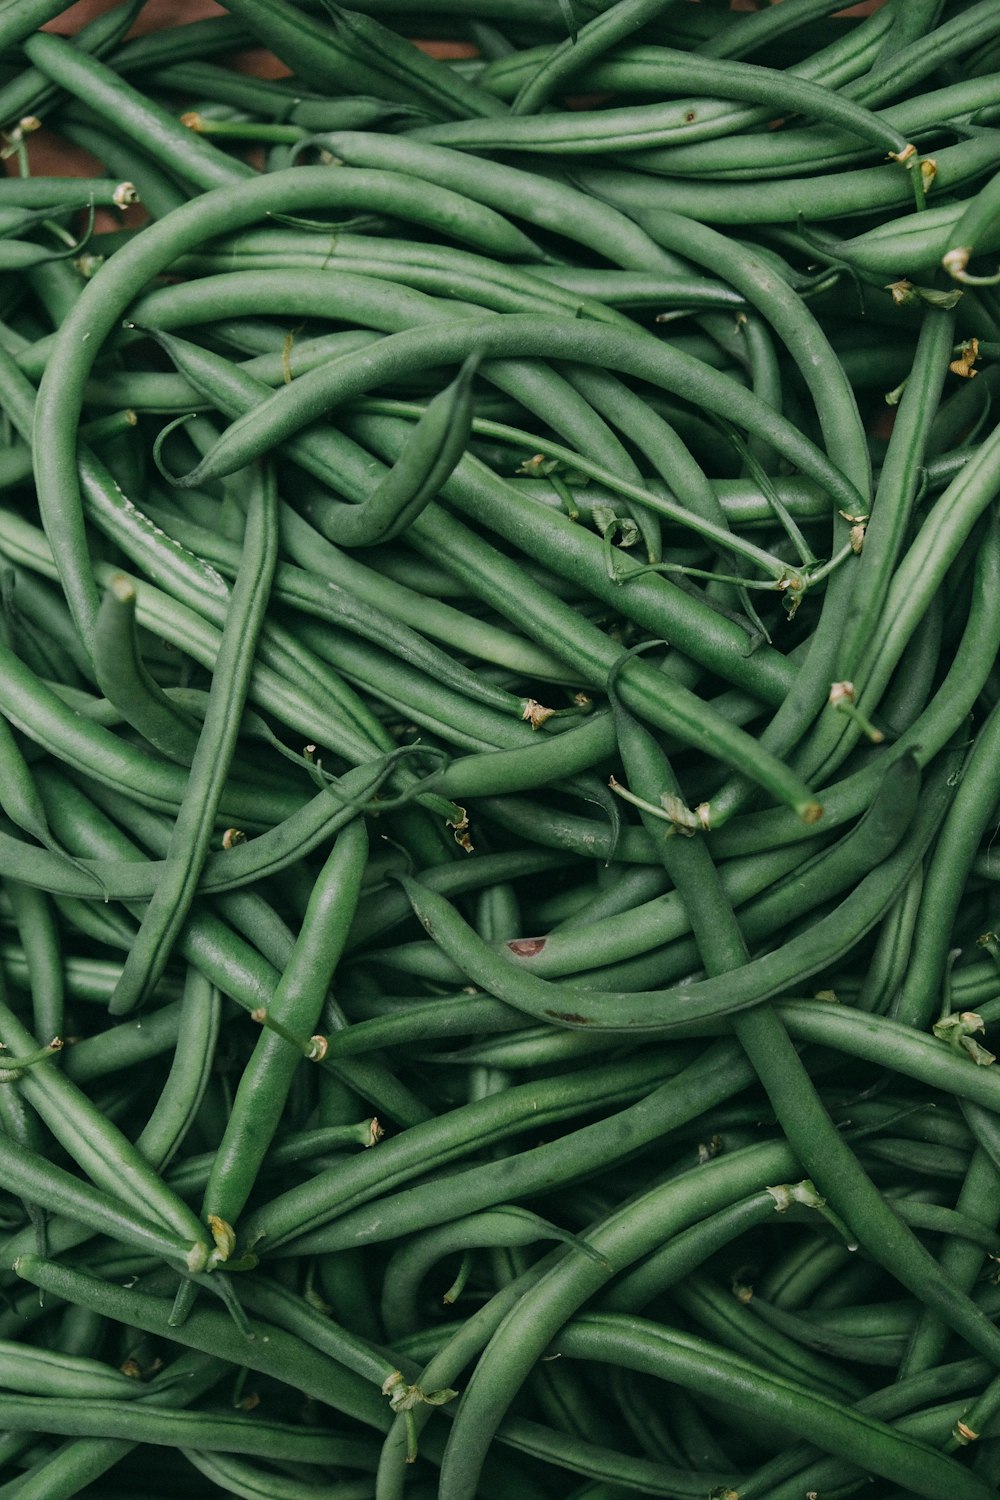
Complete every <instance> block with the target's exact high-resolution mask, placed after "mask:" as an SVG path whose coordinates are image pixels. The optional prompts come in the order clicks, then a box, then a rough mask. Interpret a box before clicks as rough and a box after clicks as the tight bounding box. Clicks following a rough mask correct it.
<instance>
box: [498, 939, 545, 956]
mask: <svg viewBox="0 0 1000 1500" xmlns="http://www.w3.org/2000/svg"><path fill="white" fill-rule="evenodd" d="M546 941H547V940H546V939H545V938H514V939H513V940H512V941H511V942H509V943H508V944H507V947H508V948H509V949H510V951H511V953H513V955H514V957H515V958H536V957H537V956H538V954H539V953H541V951H542V949H543V948H544V947H545V943H546Z"/></svg>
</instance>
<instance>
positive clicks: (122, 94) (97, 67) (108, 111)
mask: <svg viewBox="0 0 1000 1500" xmlns="http://www.w3.org/2000/svg"><path fill="white" fill-rule="evenodd" d="M23 45H24V50H25V53H26V54H27V56H28V59H29V61H30V62H31V63H32V64H33V65H34V66H35V67H36V68H38V70H39V71H40V72H41V73H44V74H45V76H46V77H47V78H49V79H51V81H52V82H53V83H58V84H59V85H60V86H61V87H62V88H65V89H66V90H68V91H69V92H70V93H71V94H73V95H74V96H75V97H76V98H79V99H82V100H83V101H84V102H85V103H87V104H89V105H90V106H91V107H92V108H93V109H94V110H95V111H96V112H97V113H99V114H101V115H102V117H103V118H105V119H107V120H108V121H109V122H110V123H112V124H113V126H114V128H115V129H116V130H118V131H125V132H128V133H129V134H131V135H134V136H137V137H138V138H139V139H140V140H141V141H142V142H143V143H144V146H145V147H146V149H148V150H149V151H150V154H152V155H154V156H156V157H160V158H162V159H163V161H164V163H165V164H166V165H168V166H169V167H170V168H171V169H172V170H174V171H176V172H177V173H178V175H179V176H181V177H183V178H186V179H187V180H188V181H189V182H191V183H192V184H193V185H194V186H195V187H200V188H202V189H207V188H213V187H220V186H222V185H223V184H225V183H230V182H233V181H239V180H240V179H242V178H245V177H249V176H251V175H252V169H251V168H250V167H248V166H246V165H244V163H242V162H239V161H236V160H234V159H233V158H232V157H227V156H225V155H224V154H223V153H222V152H221V151H217V150H216V148H215V147H214V146H212V145H210V144H209V142H207V141H202V140H199V138H198V137H197V136H196V135H194V133H193V132H192V131H189V130H187V129H185V127H184V126H183V125H180V124H178V122H177V121H176V120H175V119H174V118H173V117H172V116H171V115H169V114H168V113H167V111H166V110H164V109H161V108H160V107H159V106H158V105H154V104H153V103H152V102H151V101H150V100H149V99H147V98H146V97H145V96H144V95H143V94H140V93H139V91H138V90H137V89H133V88H132V87H131V85H130V84H127V83H125V81H124V80H123V79H122V78H121V77H120V76H119V75H118V74H117V73H115V72H114V70H113V69H112V68H110V67H108V66H107V64H106V63H102V62H100V61H98V59H97V58H95V57H92V56H90V55H89V54H88V53H85V52H81V51H80V50H79V49H78V48H76V47H73V46H71V45H70V43H69V42H68V41H67V40H66V39H65V37H60V36H54V35H52V33H50V32H37V33H36V34H35V35H34V36H32V37H30V38H28V39H27V40H26V41H25V43H24V44H23Z"/></svg>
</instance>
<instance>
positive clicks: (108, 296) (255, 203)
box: [36, 168, 530, 641]
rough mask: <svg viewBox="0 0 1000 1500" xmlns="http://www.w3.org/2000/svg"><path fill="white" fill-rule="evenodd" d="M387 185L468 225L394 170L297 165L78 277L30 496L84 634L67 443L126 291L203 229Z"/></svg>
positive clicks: (49, 389) (90, 594)
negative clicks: (88, 276)
mask: <svg viewBox="0 0 1000 1500" xmlns="http://www.w3.org/2000/svg"><path fill="white" fill-rule="evenodd" d="M390 189H391V202H392V209H393V212H394V213H397V214H398V213H406V212H410V213H411V214H412V216H413V217H415V218H416V219H417V220H418V221H422V222H428V223H436V224H437V225H439V226H440V225H441V224H442V222H443V218H447V220H448V222H449V223H451V224H453V225H457V226H458V227H461V225H463V224H465V223H467V222H468V223H470V224H471V222H472V221H471V220H470V219H469V215H468V214H467V213H466V211H465V204H466V200H464V199H459V198H458V196H457V195H455V194H451V193H446V192H444V191H443V190H437V189H435V190H434V192H433V193H431V194H429V193H428V191H427V188H426V186H425V185H424V184H418V183H417V182H415V181H412V180H411V181H407V180H406V179H404V178H402V177H400V176H399V174H385V173H376V174H374V175H373V174H371V173H366V172H361V173H357V172H351V173H345V172H335V173H330V172H329V171H327V170H325V169H323V168H296V169H295V170H294V171H290V172H288V173H277V174H272V175H270V176H268V177H267V178H266V179H265V180H263V181H258V180H256V179H253V178H250V179H248V180H247V181H246V182H244V183H241V184H238V185H237V186H235V187H229V188H219V189H216V190H215V194H217V195H218V196H214V195H213V196H209V195H208V194H203V195H201V196H200V197H198V198H196V199H194V200H193V201H192V202H191V203H190V204H189V205H187V206H186V207H185V208H183V209H179V210H178V211H177V212H176V213H174V214H172V215H170V216H169V217H168V218H167V219H165V220H163V221H162V222H161V223H160V224H156V225H153V226H151V227H150V228H149V229H147V230H146V231H145V232H144V233H143V234H142V235H141V236H139V237H138V238H137V239H136V240H135V241H134V242H132V243H131V244H130V245H129V246H127V247H125V248H124V249H122V250H120V251H119V252H118V254H117V255H116V256H115V258H114V275H113V276H112V277H111V278H110V280H109V279H108V278H104V279H103V280H102V278H101V276H100V275H98V276H95V277H94V278H93V280H92V281H90V282H89V283H88V284H87V286H86V288H85V289H84V292H83V294H82V295H81V299H80V303H79V304H78V307H77V308H74V310H73V312H72V313H71V314H70V318H69V320H68V321H67V322H66V323H65V324H64V325H63V328H62V330H61V332H60V337H59V341H58V345H57V349H58V350H59V351H61V352H59V353H56V352H54V353H53V356H52V357H51V358H50V360H49V363H48V365H47V367H46V373H45V376H44V378H43V381H42V386H41V388H40V390H39V405H38V409H37V412H36V424H37V425H36V432H37V435H38V438H39V442H38V468H37V473H36V481H37V483H38V486H39V502H40V505H41V507H42V512H43V515H48V516H49V519H50V520H52V521H53V522H56V516H58V521H57V522H56V524H55V525H54V528H53V532H52V535H54V536H56V537H57V538H58V541H57V544H56V550H57V553H58V556H57V563H58V567H59V572H60V577H61V578H62V579H63V581H64V585H65V587H66V590H67V598H68V601H69V603H70V608H71V610H72V612H73V614H74V617H75V618H76V619H77V621H78V623H79V624H80V626H81V630H82V634H83V637H84V640H85V641H89V639H90V636H91V633H92V629H93V620H94V618H95V616H96V611H97V595H96V591H95V589H94V586H93V582H92V580H91V578H90V576H89V568H88V565H87V563H86V562H85V559H86V558H87V547H86V541H85V538H84V535H83V531H82V518H81V516H80V511H79V498H78V497H79V483H78V481H77V478H76V461H75V451H72V452H71V450H74V444H73V436H74V434H73V428H74V427H75V424H76V414H77V413H78V411H79V400H80V396H81V392H80V390H79V386H78V382H81V381H83V380H85V379H86V375H87V373H88V372H89V369H90V368H91V366H92V364H93V361H94V359H95V358H96V356H97V353H98V349H99V346H100V344H101V342H102V341H103V338H104V337H106V335H107V334H108V333H109V332H110V331H111V329H112V328H113V327H114V325H115V322H116V321H117V319H118V318H119V317H120V316H121V313H122V312H123V311H124V309H125V307H126V306H127V305H128V302H129V301H130V300H131V298H132V296H133V295H134V294H135V293H137V292H138V291H140V290H141V289H142V288H144V287H145V286H146V284H147V282H148V280H149V278H150V277H151V276H152V275H155V274H156V272H157V270H158V269H159V268H160V267H162V266H163V265H168V264H170V262H171V261H172V260H173V259H174V258H175V257H176V255H178V254H180V253H182V252H183V251H184V250H187V249H190V248H193V246H195V245H197V244H198V243H200V242H201V241H202V240H203V239H204V238H206V237H208V236H209V235H214V234H220V233H223V232H225V231H226V230H228V229H235V228H239V227H241V226H242V225H244V224H247V223H252V222H253V221H254V220H255V219H256V218H257V217H259V215H260V214H261V213H263V212H268V211H270V212H275V211H282V210H284V211H295V210H296V209H306V208H309V207H315V206H316V204H317V202H319V203H321V204H322V203H323V202H326V203H328V204H329V203H331V202H336V201H340V202H341V203H344V202H345V201H354V202H358V201H362V199H363V200H364V201H366V202H367V203H369V204H370V203H371V202H372V201H373V197H374V198H375V199H378V197H379V195H380V194H381V195H383V196H382V200H381V201H388V194H389V192H390ZM442 211H443V212H442ZM483 212H485V211H483V210H477V213H476V215H475V216H474V218H475V222H477V223H480V224H482V223H483V222H484V220H483V218H482V214H483ZM488 221H489V225H490V230H491V233H490V235H489V240H490V244H491V248H492V247H494V246H495V244H496V238H497V236H496V228H497V227H498V226H502V223H503V221H502V220H500V219H499V218H498V216H497V215H494V214H490V215H488ZM517 238H519V239H523V237H517ZM512 254H514V255H515V256H516V255H518V254H523V251H518V250H513V249H512ZM529 254H530V251H529ZM74 318H80V319H81V320H82V321H83V323H84V325H85V326H84V328H83V329H82V330H81V331H82V332H85V333H86V334H87V338H86V340H81V341H80V342H79V343H77V342H75V339H74V336H73V334H72V322H73V319H74ZM67 384H68V389H67ZM60 434H61V435H62V436H61V438H60Z"/></svg>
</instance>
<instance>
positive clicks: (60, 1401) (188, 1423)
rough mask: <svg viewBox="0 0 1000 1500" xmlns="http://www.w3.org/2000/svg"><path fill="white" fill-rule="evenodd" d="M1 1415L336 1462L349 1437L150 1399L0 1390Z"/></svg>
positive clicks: (35, 1424)
mask: <svg viewBox="0 0 1000 1500" xmlns="http://www.w3.org/2000/svg"><path fill="white" fill-rule="evenodd" d="M43 1413H44V1414H45V1415H43ZM0 1421H2V1422H3V1424H4V1426H5V1427H6V1428H8V1429H12V1430H14V1431H17V1430H18V1429H23V1430H26V1431H28V1432H37V1431H38V1430H39V1428H40V1427H43V1426H46V1425H47V1428H48V1431H50V1432H57V1433H60V1434H65V1435H67V1436H79V1437H102V1438H103V1437H108V1438H131V1439H133V1440H134V1441H137V1442H141V1443H155V1444H167V1445H169V1446H171V1447H185V1448H190V1447H195V1448H204V1449H207V1450H209V1451H212V1450H214V1449H219V1450H221V1451H222V1452H230V1451H235V1452H237V1453H246V1454H248V1455H250V1454H254V1455H256V1456H257V1457H260V1458H271V1459H275V1460H280V1459H295V1460H298V1461H301V1462H303V1463H316V1464H324V1465H326V1464H335V1463H338V1462H342V1461H343V1456H344V1446H343V1445H344V1439H343V1438H341V1437H339V1436H337V1435H334V1434H331V1433H329V1432H328V1431H327V1430H326V1429H325V1428H322V1427H305V1426H302V1425H299V1424H298V1423H281V1422H278V1421H267V1420H266V1419H261V1418H259V1417H257V1418H251V1417H250V1416H249V1415H248V1414H246V1413H244V1412H219V1413H211V1412H203V1411H184V1410H179V1411H178V1410H169V1409H166V1410H165V1409H163V1408H162V1407H161V1408H157V1407H156V1406H154V1405H153V1404H152V1403H151V1402H149V1401H143V1402H138V1401H130V1402H128V1403H127V1404H126V1403H123V1402H122V1401H120V1400H113V1401H109V1400H103V1401H102V1400H100V1399H99V1398H96V1397H93V1398H91V1397H77V1398H75V1399H73V1400H70V1399H68V1398H65V1397H55V1396H48V1397H44V1398H43V1397H33V1396H21V1397H16V1396H0Z"/></svg>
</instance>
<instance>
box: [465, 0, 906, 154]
mask: <svg viewBox="0 0 1000 1500" xmlns="http://www.w3.org/2000/svg"><path fill="white" fill-rule="evenodd" d="M891 24H892V7H889V8H887V9H886V10H885V13H884V14H883V13H882V12H881V10H879V11H875V12H874V13H873V14H872V15H870V16H868V17H866V19H865V22H864V24H863V25H861V26H859V27H858V28H857V30H856V31H854V32H853V34H849V35H847V36H845V37H843V38H841V39H838V40H837V41H835V42H834V43H832V44H831V45H830V46H828V47H824V48H821V49H820V50H819V51H818V52H815V53H813V54H812V56H810V57H808V58H806V59H804V60H803V61H801V62H796V63H795V64H794V65H793V67H792V68H791V69H790V70H789V71H790V72H792V74H793V76H795V75H798V76H800V77H802V78H805V79H815V80H819V81H821V82H823V83H824V84H825V85H826V86H827V87H828V88H831V89H832V88H838V87H843V85H844V84H845V83H847V82H848V81H849V80H851V79H854V78H857V77H858V76H859V75H863V74H864V73H866V72H868V70H869V69H870V68H871V67H872V65H873V63H874V62H875V60H876V58H877V57H878V53H879V50H880V47H881V45H882V43H883V41H884V38H885V35H886V33H887V32H888V31H889V29H890V26H891ZM710 34H712V33H710ZM663 50H666V51H667V58H666V60H665V61H666V67H667V68H668V69H672V68H674V66H675V56H674V53H675V49H672V48H668V49H663V48H661V47H659V46H649V47H646V46H643V47H624V48H622V49H621V51H620V53H619V58H620V59H621V61H620V63H619V62H618V61H616V60H615V59H605V60H604V61H602V62H601V63H599V64H597V65H596V67H594V68H593V71H592V73H591V74H589V75H585V80H581V83H583V82H584V81H585V82H586V85H587V86H588V87H589V86H591V85H593V86H595V87H596V88H597V89H600V90H603V89H610V90H612V91H615V90H626V91H631V90H632V89H634V88H636V86H637V76H636V75H637V72H638V70H639V64H638V58H639V57H640V56H641V57H642V58H643V59H644V60H646V61H648V62H649V64H650V72H651V74H652V81H651V87H652V91H653V92H655V93H657V94H659V95H662V93H663V92H664V73H663V68H661V66H660V54H661V51H663ZM542 55H543V54H542V52H541V49H539V50H538V52H537V53H534V54H533V53H532V52H531V51H528V52H524V51H522V52H521V53H520V54H519V55H516V56H515V57H513V58H511V59H510V60H509V62H508V61H506V60H501V62H499V63H498V64H496V65H494V66H491V67H490V68H488V69H487V71H486V73H485V75H484V79H483V82H484V84H485V85H486V86H487V87H489V88H492V89H494V90H495V91H496V92H497V93H498V94H500V95H501V97H513V95H514V94H515V93H516V91H517V89H518V88H519V87H520V86H521V83H522V82H523V81H524V79H525V78H526V77H528V76H530V74H531V72H532V71H533V70H534V69H535V68H537V65H538V61H539V59H540V57H541V56H542ZM688 85H689V79H688V78H684V79H683V80H682V83H681V88H686V87H688ZM649 87H650V85H649V84H647V91H648V88H649ZM681 108H682V111H683V113H682V114H681V115H680V117H679V118H680V120H681V121H682V125H683V128H682V131H681V132H680V133H681V136H682V139H683V140H691V141H694V140H706V139H707V140H711V139H712V138H713V137H715V136H724V137H726V144H727V145H730V144H731V141H732V138H733V136H734V135H737V134H738V132H739V131H740V130H741V129H742V128H744V127H745V126H747V125H753V124H758V123H766V122H767V120H768V119H769V118H770V115H769V114H768V112H767V110H766V108H764V107H761V108H759V109H750V108H742V109H734V108H733V106H732V105H731V104H721V103H720V102H719V101H718V100H717V99H714V98H713V97H712V96H711V94H709V95H708V97H707V98H706V97H704V96H702V97H697V98H694V99H684V100H683V101H682V105H681ZM692 115H693V117H694V118H693V119H692V118H691V116H692Z"/></svg>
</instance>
